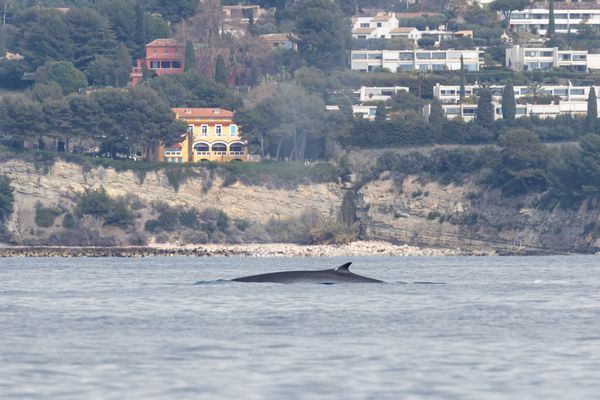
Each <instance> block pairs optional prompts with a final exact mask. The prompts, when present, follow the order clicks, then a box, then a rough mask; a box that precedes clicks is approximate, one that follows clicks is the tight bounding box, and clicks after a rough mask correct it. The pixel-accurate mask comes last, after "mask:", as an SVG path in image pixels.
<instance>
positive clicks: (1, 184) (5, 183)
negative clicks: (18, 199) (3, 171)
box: [0, 175, 15, 230]
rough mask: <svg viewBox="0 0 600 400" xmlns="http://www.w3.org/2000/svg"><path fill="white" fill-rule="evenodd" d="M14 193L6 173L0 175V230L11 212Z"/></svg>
mask: <svg viewBox="0 0 600 400" xmlns="http://www.w3.org/2000/svg"><path fill="white" fill-rule="evenodd" d="M14 202H15V194H14V190H13V188H12V186H11V185H10V178H9V177H8V176H7V175H0V230H2V229H3V226H2V225H4V222H5V221H6V220H7V219H8V218H9V217H10V215H11V214H12V212H13V204H14Z"/></svg>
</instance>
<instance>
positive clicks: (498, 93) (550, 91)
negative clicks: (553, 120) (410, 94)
mask: <svg viewBox="0 0 600 400" xmlns="http://www.w3.org/2000/svg"><path fill="white" fill-rule="evenodd" d="M479 88H480V86H479V85H477V84H475V85H465V97H469V96H472V95H474V94H476V93H477V90H479ZM488 88H489V89H490V91H491V92H492V98H493V99H494V100H495V101H497V102H501V100H502V93H503V91H504V85H492V86H489V87H488ZM590 88H591V86H574V85H570V84H569V85H541V86H540V87H539V90H538V93H537V95H538V96H553V97H556V98H558V99H560V100H564V101H568V102H587V98H588V95H589V93H590ZM594 90H595V92H596V94H597V95H600V86H594ZM514 92H515V99H517V100H518V99H520V98H522V97H527V96H529V97H531V96H532V95H533V88H531V87H529V86H514ZM433 97H434V98H436V99H438V100H439V101H440V103H442V104H452V103H454V104H456V103H458V102H459V101H460V86H459V85H441V84H439V83H437V84H436V85H435V86H434V87H433Z"/></svg>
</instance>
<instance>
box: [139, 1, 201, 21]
mask: <svg viewBox="0 0 600 400" xmlns="http://www.w3.org/2000/svg"><path fill="white" fill-rule="evenodd" d="M198 3H199V2H198V0H151V1H149V4H148V9H149V10H152V11H154V12H158V13H160V15H162V16H163V18H166V19H167V20H169V21H170V22H179V21H181V20H182V19H185V18H189V17H191V16H193V15H194V14H195V13H196V11H197V10H198Z"/></svg>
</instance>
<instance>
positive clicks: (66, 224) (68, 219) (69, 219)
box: [62, 213, 75, 229]
mask: <svg viewBox="0 0 600 400" xmlns="http://www.w3.org/2000/svg"><path fill="white" fill-rule="evenodd" d="M62 227H63V228H65V229H73V228H75V218H74V217H73V214H71V213H68V214H65V216H64V217H63V220H62Z"/></svg>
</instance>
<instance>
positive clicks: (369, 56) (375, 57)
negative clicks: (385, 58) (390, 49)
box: [367, 53, 382, 60]
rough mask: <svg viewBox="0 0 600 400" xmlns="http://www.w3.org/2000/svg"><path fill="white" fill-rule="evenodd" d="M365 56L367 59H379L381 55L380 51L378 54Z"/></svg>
mask: <svg viewBox="0 0 600 400" xmlns="http://www.w3.org/2000/svg"><path fill="white" fill-rule="evenodd" d="M367 58H368V59H369V60H381V58H382V56H381V53H378V54H369V55H367Z"/></svg>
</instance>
